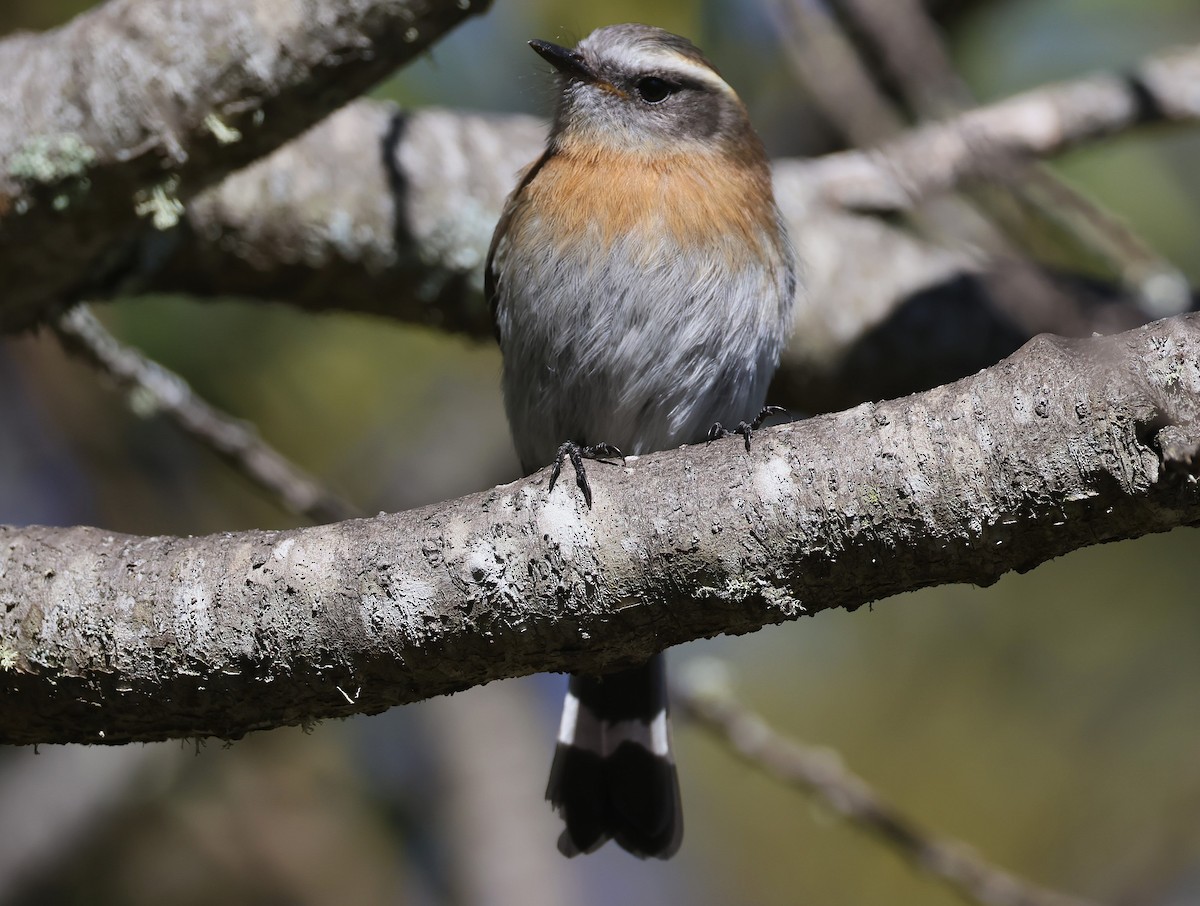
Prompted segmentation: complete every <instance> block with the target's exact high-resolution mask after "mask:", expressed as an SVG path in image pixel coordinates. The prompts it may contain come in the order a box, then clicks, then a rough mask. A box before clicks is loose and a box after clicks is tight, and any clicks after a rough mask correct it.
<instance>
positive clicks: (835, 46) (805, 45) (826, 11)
mask: <svg viewBox="0 0 1200 906" xmlns="http://www.w3.org/2000/svg"><path fill="white" fill-rule="evenodd" d="M767 8H768V9H769V10H770V11H772V12H773V13H774V17H775V19H776V22H777V24H778V29H777V31H778V33H779V34H780V36H781V37H782V39H783V49H784V53H785V54H786V56H787V59H788V62H789V63H790V64H791V67H792V70H793V71H794V72H795V73H796V75H797V77H798V78H799V80H800V82H801V84H803V85H804V87H805V89H806V90H807V92H808V94H809V96H810V97H812V99H813V100H814V101H815V102H816V104H817V107H818V108H819V109H820V111H821V114H822V116H824V118H825V120H826V121H827V122H829V123H830V125H832V126H833V127H834V128H835V129H836V130H837V131H838V132H840V133H841V135H842V137H843V138H844V139H845V140H846V141H847V142H848V143H849V144H851V145H854V146H857V147H868V146H871V145H875V144H878V143H879V142H880V141H882V140H883V139H885V138H889V137H891V136H893V135H895V134H896V133H897V132H899V131H901V129H903V128H904V119H903V117H902V116H901V115H900V113H899V112H898V111H897V110H896V109H895V108H894V106H893V105H892V103H891V101H889V100H888V98H887V97H886V96H885V95H884V94H883V93H882V92H881V91H879V90H878V88H877V87H876V85H875V82H874V79H873V78H872V76H871V73H870V72H869V71H868V70H867V68H866V67H865V66H864V65H863V63H862V60H861V59H860V58H859V56H858V53H857V51H856V50H855V48H854V45H853V44H852V43H851V42H850V41H849V40H848V39H847V37H846V35H845V34H843V32H842V30H841V27H840V26H839V25H838V22H837V19H836V18H835V17H834V15H833V12H832V10H830V8H829V5H828V4H827V3H826V2H825V0H772V2H771V3H769V4H768V6H767Z"/></svg>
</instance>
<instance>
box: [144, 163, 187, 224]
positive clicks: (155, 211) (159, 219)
mask: <svg viewBox="0 0 1200 906" xmlns="http://www.w3.org/2000/svg"><path fill="white" fill-rule="evenodd" d="M178 189H179V177H178V176H173V175H172V176H168V177H167V178H166V179H164V180H163V181H162V182H160V183H158V184H157V185H154V186H152V187H151V188H149V189H140V190H139V191H138V192H137V194H135V195H134V196H133V212H134V213H135V214H137V216H138V217H150V222H151V223H152V224H153V225H154V229H156V230H169V229H171V227H173V226H175V225H176V224H177V223H179V218H180V217H182V216H183V202H182V201H180V200H179V199H178V198H176V197H175V193H176V191H177V190H178Z"/></svg>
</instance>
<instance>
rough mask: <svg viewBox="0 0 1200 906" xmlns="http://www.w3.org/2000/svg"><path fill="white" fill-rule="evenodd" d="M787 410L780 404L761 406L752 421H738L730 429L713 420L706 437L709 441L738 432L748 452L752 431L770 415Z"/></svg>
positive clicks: (759, 426) (760, 425)
mask: <svg viewBox="0 0 1200 906" xmlns="http://www.w3.org/2000/svg"><path fill="white" fill-rule="evenodd" d="M785 412H787V410H786V409H784V408H783V407H782V406H763V407H762V410H761V411H760V412H759V413H758V415H756V416H755V417H754V419H753V420H752V421H748V422H738V424H737V427H736V428H733V429H732V430H730V429H729V428H726V427H725V426H724V425H722V424H721V423H720V422H714V423H713V426H712V427H711V428H709V429H708V439H709V440H710V441H713V440H720V439H721V438H722V437H728V436H729V435H731V434H740V435H741V436H742V437H743V438H744V439H745V441H746V452H747V453H749V452H750V438H751V437H752V436H753V435H754V432H755V431H757V430H758V429H759V428H761V427H762V425H763V422H765V421H766V420H767V419H768V418H770V417H771V416H772V415H782V414H783V413H785Z"/></svg>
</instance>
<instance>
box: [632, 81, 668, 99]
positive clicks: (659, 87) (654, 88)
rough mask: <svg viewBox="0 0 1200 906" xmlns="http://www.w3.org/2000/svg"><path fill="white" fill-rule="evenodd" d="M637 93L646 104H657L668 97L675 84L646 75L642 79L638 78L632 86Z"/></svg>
mask: <svg viewBox="0 0 1200 906" xmlns="http://www.w3.org/2000/svg"><path fill="white" fill-rule="evenodd" d="M633 87H634V88H635V89H636V90H637V93H638V96H639V97H640V98H641V99H642V100H643V101H645V102H646V103H647V104H658V103H661V102H662V101H665V100H666V99H667V98H668V97H670V95H671V92H673V91H674V90H675V86H674V85H672V84H671V83H670V82H666V81H664V80H662V79H658V78H655V77H654V76H647V77H646V78H644V79H638V83H637V84H636V85H634V86H633Z"/></svg>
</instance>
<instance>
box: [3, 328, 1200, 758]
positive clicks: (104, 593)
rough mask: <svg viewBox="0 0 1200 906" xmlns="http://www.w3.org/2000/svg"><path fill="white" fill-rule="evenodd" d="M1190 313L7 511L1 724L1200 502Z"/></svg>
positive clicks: (556, 628) (575, 621)
mask: <svg viewBox="0 0 1200 906" xmlns="http://www.w3.org/2000/svg"><path fill="white" fill-rule="evenodd" d="M1198 363H1200V316H1183V317H1180V318H1175V319H1170V320H1166V321H1161V322H1158V323H1156V324H1153V325H1150V326H1148V327H1144V328H1140V329H1138V330H1135V331H1132V332H1130V333H1127V334H1121V335H1118V336H1114V337H1108V338H1096V339H1092V340H1086V341H1064V340H1056V339H1050V338H1042V339H1039V340H1037V341H1035V342H1033V343H1031V344H1029V345H1028V346H1027V347H1025V348H1024V349H1023V350H1022V351H1021V352H1019V353H1018V354H1017V355H1014V356H1013V357H1011V358H1010V359H1008V360H1006V361H1004V362H1002V363H1001V364H999V365H997V366H995V367H994V368H991V369H989V370H987V371H984V372H980V373H979V374H977V375H974V376H972V377H970V378H967V379H964V380H962V381H959V382H957V383H955V384H951V385H948V386H946V387H941V388H938V389H936V390H933V391H929V392H927V393H924V394H920V395H916V396H913V397H909V398H907V399H903V400H897V401H892V402H886V403H879V404H875V405H862V406H859V407H857V408H855V409H852V410H850V411H848V412H843V413H839V414H836V415H829V416H821V417H818V418H814V419H810V420H809V421H806V422H802V423H798V424H793V425H787V426H782V427H779V428H775V429H771V430H769V431H765V432H763V433H762V434H760V435H758V436H756V443H755V448H754V450H753V452H752V453H751V454H745V453H744V452H743V451H742V450H741V448H740V446H739V445H738V444H737V443H723V442H717V443H713V444H709V445H706V446H701V447H688V448H683V449H681V450H676V451H671V452H667V453H662V454H656V455H653V456H647V457H644V458H642V459H640V460H636V461H631V462H630V463H629V465H628V467H626V468H618V467H613V468H610V469H603V468H598V467H597V468H593V469H592V474H591V479H592V484H593V490H594V492H595V502H596V503H595V509H594V510H590V511H589V510H587V509H586V508H585V507H584V505H583V504H582V502H581V501H580V500H579V498H578V495H575V494H573V493H572V492H571V490H570V489H569V488H567V487H565V486H563V487H559V488H557V489H556V490H555V492H554V493H553V494H550V495H547V494H546V491H545V488H544V480H545V475H544V474H542V473H539V474H537V475H535V476H532V477H531V478H527V479H524V480H522V481H520V482H517V483H514V484H512V485H506V486H502V487H499V488H495V489H493V490H491V491H487V492H483V493H479V494H475V495H472V496H469V497H464V498H461V499H459V500H455V501H450V502H448V503H443V504H439V505H437V506H433V507H427V508H425V509H420V510H414V511H411V512H407V513H400V514H395V515H385V516H379V517H377V518H375V519H370V520H357V521H351V522H345V523H339V524H335V525H328V526H320V527H316V528H308V529H299V530H293V531H286V532H245V533H231V534H223V535H214V536H208V537H203V538H170V537H154V538H138V537H132V536H127V535H118V534H115V533H112V532H107V531H104V530H102V529H93V528H83V527H77V528H65V529H64V528H45V527H30V528H6V529H2V530H0V742H5V743H35V742H51V741H56V742H66V741H87V742H109V743H119V742H127V741H131V740H149V739H161V738H164V737H173V736H191V735H216V736H222V737H236V736H238V735H241V734H243V733H245V732H247V731H249V730H252V729H258V728H263V727H270V726H277V725H280V724H288V723H297V722H305V721H309V720H313V719H318V718H325V717H333V716H342V715H347V714H353V713H374V712H377V711H380V710H382V709H384V708H387V707H390V706H392V705H395V704H400V703H403V702H410V701H415V700H418V699H422V698H427V697H430V696H433V695H440V694H444V693H448V692H453V691H456V690H461V689H464V688H467V687H469V686H472V685H477V684H480V683H485V682H488V681H490V680H493V679H499V678H501V677H507V676H518V675H523V674H527V673H531V672H537V671H545V670H566V669H570V670H576V671H584V672H586V671H589V670H600V669H603V668H605V667H608V666H613V665H616V664H620V663H627V662H630V661H634V660H638V659H644V658H645V657H647V656H648V655H649V654H650V653H651V652H653V651H656V650H661V649H662V648H665V647H667V646H670V645H674V644H678V643H681V642H684V641H688V640H690V639H695V638H700V637H705V636H711V635H714V634H717V633H723V632H724V633H742V632H749V631H752V630H755V629H758V628H760V627H761V626H764V625H766V624H768V623H775V622H779V621H782V620H789V619H795V618H796V617H799V616H801V615H803V614H809V613H814V612H816V611H819V610H823V609H825V608H829V607H847V608H854V607H858V606H859V605H861V604H863V603H866V602H868V601H874V600H877V599H880V598H883V597H887V596H890V595H893V594H897V593H899V592H902V591H907V590H911V589H915V588H921V587H925V586H929V585H936V584H942V583H947V582H974V583H981V584H986V583H990V582H992V581H994V580H995V579H996V578H997V577H999V576H1000V575H1002V574H1003V573H1005V572H1007V571H1009V570H1013V569H1017V570H1026V569H1030V568H1032V567H1033V566H1035V565H1037V564H1039V563H1042V562H1044V561H1045V560H1048V559H1050V558H1052V557H1055V556H1058V555H1060V554H1063V553H1066V552H1068V551H1071V550H1074V549H1076V548H1079V547H1083V546H1086V545H1090V544H1096V543H1100V542H1104V541H1112V540H1117V539H1121V538H1128V537H1134V536H1138V535H1142V534H1146V533H1149V532H1157V531H1165V530H1167V529H1170V528H1174V527H1176V526H1179V525H1195V524H1200V482H1197V481H1196V474H1197V472H1198V471H1200V468H1198V463H1200V457H1198V456H1197V451H1198V449H1200V364H1198Z"/></svg>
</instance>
